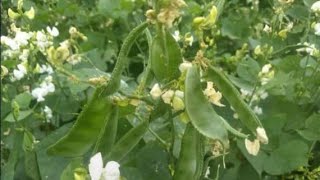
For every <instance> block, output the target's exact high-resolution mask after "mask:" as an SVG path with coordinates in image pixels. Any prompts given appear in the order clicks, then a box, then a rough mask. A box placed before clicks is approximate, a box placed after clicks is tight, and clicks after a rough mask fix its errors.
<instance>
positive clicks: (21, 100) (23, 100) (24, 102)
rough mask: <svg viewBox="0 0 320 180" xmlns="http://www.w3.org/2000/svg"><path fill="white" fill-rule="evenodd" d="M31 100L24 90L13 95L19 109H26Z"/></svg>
mask: <svg viewBox="0 0 320 180" xmlns="http://www.w3.org/2000/svg"><path fill="white" fill-rule="evenodd" d="M31 100H32V96H31V94H30V93H27V92H24V93H21V94H19V95H17V96H16V97H15V101H16V102H17V103H18V104H19V108H20V109H26V108H28V107H29V104H30V102H31Z"/></svg>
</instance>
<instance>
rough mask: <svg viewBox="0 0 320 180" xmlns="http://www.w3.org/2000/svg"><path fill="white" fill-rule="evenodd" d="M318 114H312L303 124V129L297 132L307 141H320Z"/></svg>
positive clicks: (319, 118) (319, 117) (319, 115)
mask: <svg viewBox="0 0 320 180" xmlns="http://www.w3.org/2000/svg"><path fill="white" fill-rule="evenodd" d="M319 127H320V114H315V113H314V114H312V115H311V116H310V117H309V118H308V119H307V120H306V122H305V127H304V128H303V129H301V130H297V131H298V133H299V134H300V135H301V136H302V137H304V138H305V139H307V140H310V141H316V140H320V128H319Z"/></svg>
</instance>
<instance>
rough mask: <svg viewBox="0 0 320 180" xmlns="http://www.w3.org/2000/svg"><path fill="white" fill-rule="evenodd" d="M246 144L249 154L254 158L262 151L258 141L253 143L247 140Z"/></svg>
mask: <svg viewBox="0 0 320 180" xmlns="http://www.w3.org/2000/svg"><path fill="white" fill-rule="evenodd" d="M244 144H245V146H246V149H247V151H248V153H249V154H251V155H254V156H256V155H258V152H259V149H260V142H259V140H258V139H255V140H254V141H253V142H252V141H250V140H249V139H245V140H244Z"/></svg>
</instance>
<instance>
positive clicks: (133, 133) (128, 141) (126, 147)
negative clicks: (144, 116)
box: [104, 121, 149, 161]
mask: <svg viewBox="0 0 320 180" xmlns="http://www.w3.org/2000/svg"><path fill="white" fill-rule="evenodd" d="M148 126H149V123H148V121H145V122H143V123H141V124H139V125H138V126H137V127H134V128H132V129H131V130H130V131H129V132H127V133H126V134H125V135H124V136H123V137H122V138H121V139H120V140H119V141H118V142H117V143H116V144H115V145H114V146H113V148H112V150H111V152H110V153H109V155H108V156H105V157H104V160H113V161H120V160H121V159H122V158H124V157H125V156H126V155H127V154H128V153H129V152H130V151H131V150H132V149H133V148H134V147H135V146H136V145H137V144H138V143H139V141H140V140H141V139H142V137H143V136H144V134H145V133H146V132H147V130H148Z"/></svg>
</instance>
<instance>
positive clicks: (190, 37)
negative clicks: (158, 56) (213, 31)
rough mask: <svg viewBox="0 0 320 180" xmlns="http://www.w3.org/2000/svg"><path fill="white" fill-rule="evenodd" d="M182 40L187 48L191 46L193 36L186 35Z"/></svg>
mask: <svg viewBox="0 0 320 180" xmlns="http://www.w3.org/2000/svg"><path fill="white" fill-rule="evenodd" d="M184 40H185V42H186V43H187V44H189V46H192V44H193V36H192V35H191V34H186V35H185V38H184Z"/></svg>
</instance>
